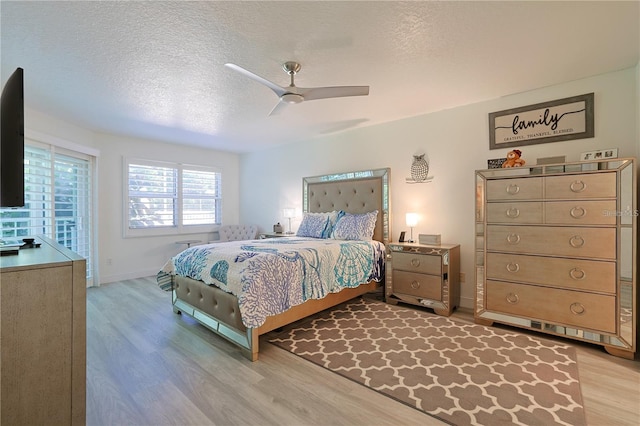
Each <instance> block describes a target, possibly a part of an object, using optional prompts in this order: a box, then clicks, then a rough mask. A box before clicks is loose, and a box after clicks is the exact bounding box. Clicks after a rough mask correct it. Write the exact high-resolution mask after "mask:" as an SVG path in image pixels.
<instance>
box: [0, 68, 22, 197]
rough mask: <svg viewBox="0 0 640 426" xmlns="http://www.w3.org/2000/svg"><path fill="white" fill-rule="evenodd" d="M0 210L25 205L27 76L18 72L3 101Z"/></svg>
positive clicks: (0, 108) (0, 105) (0, 107)
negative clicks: (25, 89) (25, 87)
mask: <svg viewBox="0 0 640 426" xmlns="http://www.w3.org/2000/svg"><path fill="white" fill-rule="evenodd" d="M0 127H1V129H0V207H23V206H24V76H23V70H22V68H18V69H16V70H15V71H14V72H13V74H11V77H9V79H8V80H7V82H6V83H5V85H4V89H2V100H1V102H0Z"/></svg>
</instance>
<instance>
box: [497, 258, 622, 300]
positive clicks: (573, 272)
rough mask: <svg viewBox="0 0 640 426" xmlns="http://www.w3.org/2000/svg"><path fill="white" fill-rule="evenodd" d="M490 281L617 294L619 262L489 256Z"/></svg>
mask: <svg viewBox="0 0 640 426" xmlns="http://www.w3.org/2000/svg"><path fill="white" fill-rule="evenodd" d="M485 266H486V274H487V279H494V280H504V281H517V282H525V283H531V284H546V285H549V286H553V287H561V288H567V289H573V290H591V291H599V292H606V293H611V294H615V293H616V264H615V262H607V261H598V260H580V259H569V258H564V257H543V256H526V255H519V254H504V253H487V260H486V263H485Z"/></svg>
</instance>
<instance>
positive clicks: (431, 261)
mask: <svg viewBox="0 0 640 426" xmlns="http://www.w3.org/2000/svg"><path fill="white" fill-rule="evenodd" d="M392 257H393V269H394V270H396V269H397V270H403V271H411V272H416V273H422V274H433V275H438V277H436V278H437V279H438V280H440V275H441V274H442V257H441V256H438V255H426V254H418V253H407V252H403V253H396V252H394V253H393V254H392Z"/></svg>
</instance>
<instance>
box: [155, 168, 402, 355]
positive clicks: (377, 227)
mask: <svg viewBox="0 0 640 426" xmlns="http://www.w3.org/2000/svg"><path fill="white" fill-rule="evenodd" d="M302 186H303V188H302V189H303V194H302V196H303V211H304V213H305V217H306V216H315V215H318V216H322V215H330V220H329V222H333V223H332V225H336V224H337V223H338V222H339V221H340V220H342V222H341V223H346V222H347V221H346V220H343V218H341V216H343V215H345V218H353V217H364V216H371V215H373V218H372V221H371V226H372V234H373V237H372V241H358V240H352V238H349V237H345V238H344V239H343V238H340V236H339V235H336V234H338V230H337V229H335V228H334V229H333V231H335V234H334V235H333V236H337V237H338V238H327V237H330V236H331V235H330V232H331V230H329V229H328V228H329V227H328V228H327V230H326V232H327V233H326V235H324V234H323V238H321V239H318V238H307V236H302V237H286V238H274V239H268V240H250V241H240V242H230V243H215V244H210V245H204V246H193V247H191V248H188V249H186V250H184V251H183V252H181V253H180V254H178V255H177V256H175V257H174V258H172V259H171V260H170V261H169V262H167V264H166V265H165V266H164V267H163V269H162V271H160V273H159V274H158V285H159V286H160V287H161V288H164V289H170V290H171V292H172V304H173V311H174V312H175V313H177V314H187V315H189V316H191V317H193V318H195V319H196V320H197V321H198V322H200V323H201V324H202V325H204V326H205V327H207V328H209V329H210V330H212V331H213V332H215V333H217V334H219V335H221V336H222V337H224V338H226V339H228V340H229V341H231V342H233V343H234V344H236V345H237V346H239V347H240V349H241V351H242V354H243V355H244V356H245V357H246V358H248V359H250V360H251V361H257V360H258V352H259V337H260V335H262V334H265V333H268V332H270V331H272V330H275V329H277V328H280V327H282V326H284V325H287V324H290V323H292V322H295V321H298V320H300V319H302V318H305V317H307V316H309V315H312V314H315V313H317V312H320V311H322V310H324V309H327V308H330V307H332V306H335V305H338V304H340V303H343V302H345V301H347V300H350V299H353V298H355V297H358V296H361V295H363V294H365V293H369V292H375V291H377V289H378V288H379V287H380V286H381V285H382V282H383V279H384V259H385V248H384V244H387V243H388V242H389V238H390V235H391V234H390V229H389V223H390V217H389V169H374V170H364V171H358V172H348V173H338V174H332V175H324V176H314V177H307V178H304V179H303V185H302ZM329 212H334V213H329ZM320 213H322V215H321V214H320ZM334 214H337V215H338V217H335V216H334ZM306 219H308V218H306ZM329 222H328V223H329ZM306 223H307V222H306V220H305V219H303V224H302V225H305V224H306ZM302 225H301V228H302ZM323 232H324V231H323ZM347 240H350V241H347ZM381 243H382V244H381ZM336 244H337V246H338V248H336ZM367 247H370V248H367ZM325 250H326V252H325ZM368 250H370V251H371V254H372V256H373V257H372V258H371V260H366V261H365V260H361V259H365V257H364V256H365V253H368ZM310 253H312V254H313V255H310ZM345 253H346V254H347V256H346V257H347V259H345ZM353 253H356V255H355V256H354V255H353ZM216 256H217V257H216ZM269 256H270V257H269ZM310 256H315V257H314V258H313V259H312V260H310ZM269 258H271V259H277V260H274V262H281V263H279V264H278V263H271V261H269V260H268V259H269ZM300 258H303V259H302V260H303V262H302V263H300V264H301V265H303V266H298V270H301V269H305V270H308V269H311V268H310V266H309V265H311V266H312V268H313V269H314V270H315V269H318V270H320V269H322V270H331V271H333V273H334V274H335V275H336V277H340V279H338V281H340V288H338V287H337V285H335V284H331V285H328V286H327V285H325V286H324V287H319V288H320V289H318V287H313V288H312V287H311V285H310V281H313V279H312V280H310V279H309V278H308V277H307V275H306V272H305V275H304V276H305V277H307V278H304V279H303V278H300V280H301V283H300V288H301V289H297V290H290V289H286V290H281V289H278V288H275V289H272V288H270V289H268V290H265V289H264V288H262V289H258V290H250V289H252V288H253V287H252V286H250V285H249V284H251V285H253V284H254V283H253V281H259V280H260V278H256V277H262V276H264V275H269V274H271V275H273V274H275V273H276V272H277V273H280V271H281V270H282V269H283V263H294V262H293V260H294V259H297V260H299V259H300ZM180 259H182V260H184V259H188V260H189V261H190V263H183V264H181V263H180V262H179V261H180ZM249 259H250V260H249ZM319 259H321V260H319ZM354 259H356V261H354ZM367 259H368V258H367ZM328 262H332V263H328ZM341 262H342V263H341ZM344 262H346V263H344ZM193 264H197V265H198V267H197V268H194V267H193ZM300 264H299V265H300ZM365 264H366V265H367V266H366V267H367V268H368V267H369V266H371V268H372V270H371V271H369V270H365V269H366V268H365V266H362V265H365ZM185 265H186V266H185ZM256 265H258V266H256ZM261 268H264V269H265V270H268V271H266V272H265V271H263V270H262V269H261ZM194 270H195V271H194ZM347 270H349V271H351V272H349V273H346V272H341V271H347ZM202 271H206V273H203V272H202ZM238 274H243V275H242V276H240V275H238ZM358 274H360V275H361V276H360V277H358ZM291 276H299V277H302V276H303V274H302V273H291ZM193 277H196V278H197V279H194V278H193ZM341 277H344V278H341ZM346 277H349V278H348V279H347V278H346ZM289 278H290V276H289ZM283 281H289V279H286V280H283ZM318 281H320V280H318ZM343 281H344V282H343ZM272 284H273V283H272ZM343 284H344V285H343ZM283 285H284V284H283ZM241 287H242V288H241ZM241 290H242V291H246V292H243V293H239V292H240V291H241ZM248 293H249V295H247V294H248ZM276 293H278V294H276ZM280 293H283V294H280ZM273 295H275V296H273ZM272 296H273V297H272ZM276 297H277V298H278V300H279V301H278V302H274V298H276ZM262 305H265V306H262ZM272 305H273V306H272ZM274 306H275V307H274Z"/></svg>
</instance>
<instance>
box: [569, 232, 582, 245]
mask: <svg viewBox="0 0 640 426" xmlns="http://www.w3.org/2000/svg"><path fill="white" fill-rule="evenodd" d="M569 244H570V245H571V247H573V248H580V247H582V246H583V245H584V238H582V237H581V236H580V235H574V236H573V237H571V238H569Z"/></svg>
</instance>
